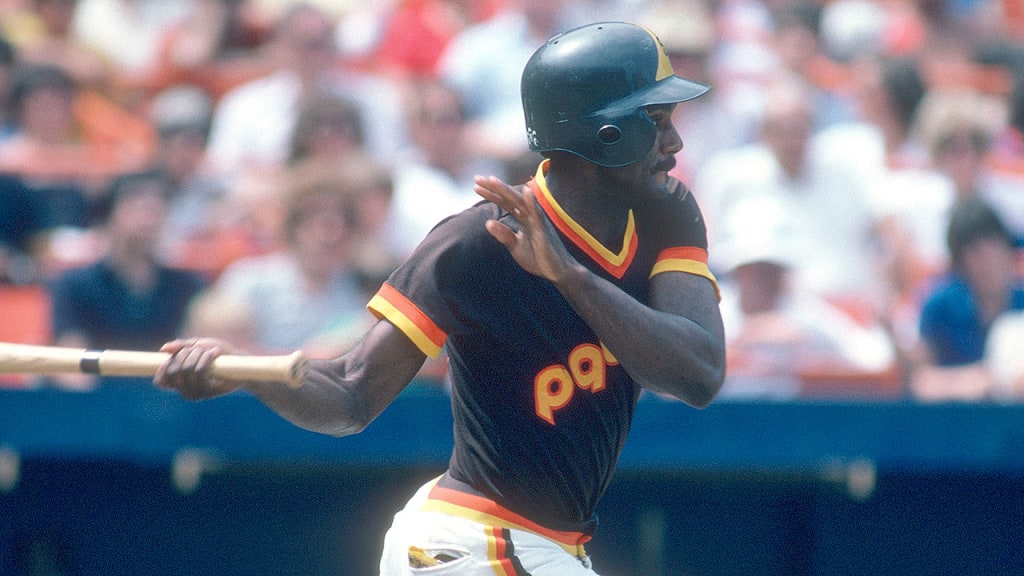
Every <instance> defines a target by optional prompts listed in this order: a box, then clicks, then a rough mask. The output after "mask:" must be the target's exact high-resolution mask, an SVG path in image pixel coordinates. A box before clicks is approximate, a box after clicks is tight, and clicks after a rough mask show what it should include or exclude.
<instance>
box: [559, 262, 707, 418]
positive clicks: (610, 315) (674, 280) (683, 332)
mask: <svg viewBox="0 0 1024 576" xmlns="http://www.w3.org/2000/svg"><path fill="white" fill-rule="evenodd" d="M556 286H558V289H559V292H561V293H562V295H563V296H564V297H565V298H566V299H567V300H568V301H569V302H570V303H571V305H572V306H573V308H574V309H575V310H576V312H577V313H578V314H579V315H580V316H581V317H582V318H583V319H584V320H586V322H587V324H588V325H590V327H591V328H592V329H593V330H594V332H595V333H597V335H598V337H599V338H600V339H601V341H602V342H603V343H604V345H605V346H606V347H607V348H608V350H609V351H610V352H611V353H612V355H613V356H615V358H616V359H617V360H618V361H619V364H620V365H621V366H622V367H623V368H624V369H625V370H626V371H627V372H628V373H629V375H630V376H631V377H632V378H633V379H634V380H635V381H637V382H638V383H640V384H641V385H642V386H644V387H645V388H648V389H650V390H653V391H656V392H660V393H662V394H668V395H670V396H673V397H676V398H678V399H680V400H682V401H684V402H686V403H687V404H690V405H692V406H696V407H698V408H703V407H705V406H707V405H708V404H709V403H710V402H711V401H712V399H714V397H715V395H716V394H718V391H719V390H720V389H721V387H722V382H723V380H724V378H725V335H724V330H723V328H722V317H721V314H720V312H719V307H718V295H717V292H716V291H715V287H714V284H713V283H712V282H711V280H709V279H708V278H705V277H703V276H698V275H695V274H690V273H687V272H663V273H661V274H657V275H655V276H654V277H653V278H652V279H651V285H650V294H649V304H646V305H645V304H643V303H641V302H639V301H637V300H636V299H634V298H632V297H631V296H629V295H628V294H626V293H625V292H623V291H622V290H620V289H619V288H618V287H617V286H615V285H613V284H611V283H610V282H608V281H607V280H605V279H603V278H601V277H600V276H598V275H596V274H594V273H593V272H591V271H590V270H587V269H586V268H585V267H583V266H578V267H573V268H572V271H571V272H570V273H569V274H568V275H567V276H566V277H565V278H564V279H562V280H560V281H558V282H556Z"/></svg>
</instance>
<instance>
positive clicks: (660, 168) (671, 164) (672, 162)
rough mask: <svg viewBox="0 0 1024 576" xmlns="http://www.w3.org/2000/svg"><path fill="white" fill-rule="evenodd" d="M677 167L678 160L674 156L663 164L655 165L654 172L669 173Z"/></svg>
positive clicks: (663, 161)
mask: <svg viewBox="0 0 1024 576" xmlns="http://www.w3.org/2000/svg"><path fill="white" fill-rule="evenodd" d="M675 167H676V159H675V157H674V156H669V157H668V158H666V159H664V160H662V161H661V162H658V163H657V164H655V165H654V170H652V172H655V173H657V172H669V171H671V170H672V169H673V168H675Z"/></svg>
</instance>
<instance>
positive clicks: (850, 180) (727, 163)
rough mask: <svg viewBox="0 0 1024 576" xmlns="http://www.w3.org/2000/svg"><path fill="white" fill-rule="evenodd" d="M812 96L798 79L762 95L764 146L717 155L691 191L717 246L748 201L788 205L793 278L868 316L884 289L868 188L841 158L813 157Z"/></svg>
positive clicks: (784, 80) (783, 80)
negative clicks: (734, 213)
mask: <svg viewBox="0 0 1024 576" xmlns="http://www.w3.org/2000/svg"><path fill="white" fill-rule="evenodd" d="M812 94H813V92H812V91H810V90H809V89H808V87H807V85H806V83H805V82H804V81H803V80H802V79H800V78H796V77H792V76H787V77H784V78H781V79H779V80H778V81H777V82H776V83H774V84H773V85H772V87H770V88H769V90H768V91H767V94H766V95H765V101H766V105H765V116H764V118H763V123H762V126H761V132H760V137H759V141H758V142H756V143H754V144H751V145H749V146H745V147H741V148H734V149H729V150H724V151H722V152H719V153H718V154H716V155H714V156H712V157H711V158H710V159H709V160H708V162H706V163H705V164H704V166H703V167H702V168H701V170H700V171H699V172H698V174H697V176H696V178H695V180H694V187H693V188H694V190H695V191H699V193H700V195H701V199H702V206H703V209H704V213H705V215H706V217H707V221H708V235H709V241H710V243H711V245H712V246H714V245H716V244H717V243H718V242H719V241H721V239H722V235H723V234H724V233H725V230H723V229H722V228H721V227H722V226H724V223H725V222H727V221H728V220H729V219H730V214H731V212H732V211H733V210H735V209H738V208H740V207H742V206H743V205H744V204H745V203H746V202H749V201H750V200H751V199H753V198H758V197H770V198H774V199H776V201H778V202H781V203H783V204H784V205H786V206H787V211H788V212H789V213H790V214H791V215H792V216H793V217H794V219H795V222H796V225H797V228H796V229H795V230H794V234H796V235H797V236H796V238H794V239H793V243H794V249H796V250H799V252H798V253H796V254H794V255H793V256H794V261H795V263H796V267H795V268H794V270H793V275H794V278H793V281H794V282H795V283H796V284H797V285H798V286H799V287H800V289H801V290H809V291H812V292H815V293H816V294H818V295H819V296H821V297H823V298H826V299H830V300H832V301H834V302H836V303H842V304H843V305H848V306H852V307H853V309H854V310H858V311H859V312H863V311H864V308H865V307H868V306H869V304H868V303H874V302H877V294H878V293H879V290H880V287H881V278H880V276H879V273H878V270H876V268H875V263H874V260H873V258H872V249H873V248H872V244H871V233H872V230H873V228H872V224H873V222H872V218H871V213H870V210H869V206H868V205H867V198H866V194H867V188H866V187H867V184H868V183H867V182H866V181H864V180H863V179H862V178H861V175H860V174H858V173H857V172H856V171H854V170H853V169H851V167H849V166H848V165H845V164H843V163H841V162H837V161H836V160H837V159H836V158H834V157H829V156H822V155H815V154H813V150H812V148H811V146H812V138H813V117H814V108H813V102H814V100H813V96H812ZM715 258H716V257H715V252H714V251H712V253H711V259H712V260H711V262H710V264H711V265H712V268H713V269H719V268H720V267H721V266H722V265H721V264H720V263H718V262H716V261H715ZM868 311H869V312H870V311H873V310H872V309H871V308H870V307H868Z"/></svg>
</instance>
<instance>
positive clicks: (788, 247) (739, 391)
mask: <svg viewBox="0 0 1024 576" xmlns="http://www.w3.org/2000/svg"><path fill="white" fill-rule="evenodd" d="M722 228H723V232H722V237H721V239H720V241H719V243H718V244H716V248H717V249H716V254H717V255H718V262H719V263H720V265H721V266H722V270H723V275H722V317H723V321H724V324H725V335H726V346H727V347H728V350H729V358H728V363H727V369H726V379H725V384H724V386H723V388H722V393H721V397H722V398H730V399H737V398H755V397H756V398H770V399H776V400H782V399H790V398H796V397H809V396H815V395H821V394H822V393H825V394H827V395H828V396H833V397H843V396H846V397H852V396H855V395H860V394H864V393H870V394H881V393H886V392H888V390H885V389H883V388H882V385H883V384H888V382H889V381H888V379H885V378H884V377H885V376H888V375H890V374H892V373H894V370H895V369H896V368H897V367H898V365H897V357H896V347H895V344H894V342H893V340H892V338H891V337H890V336H889V334H888V333H887V331H886V330H885V329H884V327H883V326H882V325H881V324H880V323H879V322H877V321H874V320H872V319H870V318H867V319H863V318H855V317H854V316H853V315H851V314H850V313H848V312H847V311H846V310H844V309H842V308H841V307H839V306H837V305H835V304H833V303H831V302H829V301H828V300H827V299H825V298H822V297H821V296H820V295H819V294H817V293H816V292H814V291H811V290H807V289H806V288H804V287H801V286H799V284H798V283H797V282H795V278H794V275H795V274H796V270H797V269H798V266H799V262H798V261H799V258H800V255H801V254H802V253H804V251H805V249H803V248H801V246H800V245H801V244H802V243H806V242H807V241H808V239H807V238H805V237H803V236H802V235H801V234H800V232H799V226H798V225H797V223H796V222H795V215H794V214H793V213H792V212H790V211H789V210H788V206H787V204H786V203H785V202H782V201H780V200H779V199H778V198H774V197H771V196H762V197H758V198H750V199H748V200H747V201H746V202H744V203H743V204H742V205H740V206H737V208H736V209H735V210H733V211H732V212H731V213H730V215H729V217H728V219H727V220H725V221H724V222H722ZM819 379H827V380H830V381H832V383H831V384H829V385H828V387H827V389H825V390H821V389H819V387H818V386H816V383H817V380H819ZM808 381H812V382H808ZM847 382H850V384H847ZM808 384H810V385H808ZM854 384H855V385H856V387H854V386H853V385H854Z"/></svg>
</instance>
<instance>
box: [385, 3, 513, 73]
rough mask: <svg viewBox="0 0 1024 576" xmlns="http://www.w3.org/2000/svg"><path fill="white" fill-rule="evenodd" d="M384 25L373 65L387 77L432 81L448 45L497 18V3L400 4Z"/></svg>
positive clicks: (397, 4)
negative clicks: (479, 23) (489, 19)
mask: <svg viewBox="0 0 1024 576" xmlns="http://www.w3.org/2000/svg"><path fill="white" fill-rule="evenodd" d="M395 4H396V6H395V7H394V9H393V10H392V11H391V12H390V14H388V16H387V18H386V21H385V22H384V23H383V28H384V29H383V31H382V32H381V36H380V39H379V40H378V41H377V43H376V49H375V50H374V53H373V57H372V63H373V65H375V66H379V67H381V68H382V69H383V70H384V71H385V73H387V74H397V75H400V76H411V77H432V76H434V75H435V74H436V72H437V62H438V60H440V58H441V54H443V53H444V50H445V48H446V47H447V46H448V43H449V42H450V41H451V39H452V38H454V37H455V36H456V35H457V34H458V33H459V32H461V31H462V30H463V29H465V28H466V27H467V26H470V25H472V24H476V23H478V22H481V21H483V20H486V19H487V18H489V17H490V16H493V14H494V11H495V9H496V4H497V2H496V1H493V0H484V1H479V0H478V1H472V2H467V1H466V0H400V1H399V2H396V3H395Z"/></svg>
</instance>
